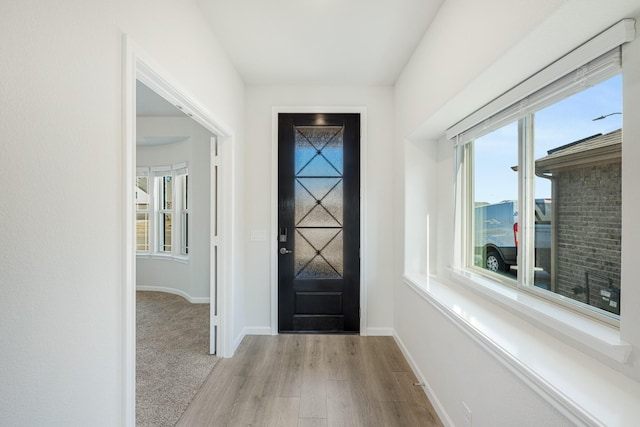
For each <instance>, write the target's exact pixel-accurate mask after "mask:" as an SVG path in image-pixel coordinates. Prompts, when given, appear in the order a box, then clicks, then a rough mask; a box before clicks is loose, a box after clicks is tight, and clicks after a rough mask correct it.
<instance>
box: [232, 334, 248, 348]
mask: <svg viewBox="0 0 640 427" xmlns="http://www.w3.org/2000/svg"><path fill="white" fill-rule="evenodd" d="M245 331H246V329H242V331H241V332H240V335H238V336H237V337H236V339H235V340H234V341H233V348H232V351H233V353H235V352H236V350H237V349H238V347H239V346H240V344H241V343H242V340H243V339H244V337H245V336H247V333H246V332H245Z"/></svg>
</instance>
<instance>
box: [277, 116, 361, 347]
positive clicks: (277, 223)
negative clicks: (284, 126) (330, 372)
mask: <svg viewBox="0 0 640 427" xmlns="http://www.w3.org/2000/svg"><path fill="white" fill-rule="evenodd" d="M280 113H292V114H297V113H305V114H345V113H355V114H360V335H362V336H365V335H367V328H366V325H367V307H368V305H367V287H366V283H367V280H366V271H367V268H366V261H367V244H366V243H367V242H366V239H367V236H366V233H365V232H364V231H365V230H366V229H367V210H366V203H365V197H366V194H367V192H366V187H367V180H366V177H367V107H363V106H345V107H341V106H315V107H314V106H298V107H291V106H289V107H287V106H275V107H272V108H271V131H272V133H271V234H270V236H271V239H270V242H271V335H278V239H277V237H278V114H280Z"/></svg>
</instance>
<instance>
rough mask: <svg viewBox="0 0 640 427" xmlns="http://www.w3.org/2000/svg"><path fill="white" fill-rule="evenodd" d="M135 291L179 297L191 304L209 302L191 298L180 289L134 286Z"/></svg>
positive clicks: (202, 298) (199, 298) (205, 299)
mask: <svg viewBox="0 0 640 427" xmlns="http://www.w3.org/2000/svg"><path fill="white" fill-rule="evenodd" d="M136 291H149V292H165V293H167V294H173V295H179V296H181V297H182V298H184V299H186V300H187V301H189V302H190V303H191V304H209V302H210V299H209V297H192V296H191V295H189V294H188V293H186V292H184V291H181V290H180V289H174V288H167V287H163V286H136Z"/></svg>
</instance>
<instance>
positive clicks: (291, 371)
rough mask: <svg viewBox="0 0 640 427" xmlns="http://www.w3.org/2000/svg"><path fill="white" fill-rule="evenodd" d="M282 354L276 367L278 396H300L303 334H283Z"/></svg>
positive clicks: (304, 338)
mask: <svg viewBox="0 0 640 427" xmlns="http://www.w3.org/2000/svg"><path fill="white" fill-rule="evenodd" d="M283 338H284V340H283V343H282V344H283V345H282V347H283V348H284V354H283V355H282V357H281V358H280V360H279V362H280V366H279V368H278V374H277V378H278V384H277V386H276V387H277V396H278V397H300V392H301V387H302V376H303V368H304V354H305V342H306V336H305V335H286V336H283Z"/></svg>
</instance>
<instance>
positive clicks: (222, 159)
mask: <svg viewBox="0 0 640 427" xmlns="http://www.w3.org/2000/svg"><path fill="white" fill-rule="evenodd" d="M122 55H123V58H122V67H123V74H122V132H123V134H122V141H123V155H122V168H123V171H122V180H123V182H122V185H123V189H122V196H123V200H122V206H123V226H122V233H123V235H122V242H123V247H122V248H121V251H122V252H121V253H122V254H123V260H122V273H123V288H122V289H123V292H122V304H123V318H124V320H123V323H122V325H123V333H122V336H123V343H122V357H123V360H122V366H123V376H124V378H123V382H122V384H123V392H122V399H123V400H122V405H123V406H122V407H123V420H122V421H123V422H122V425H124V426H130V427H134V426H135V396H136V381H135V379H136V251H135V232H134V231H135V204H134V194H133V191H134V187H135V182H136V181H135V180H136V80H140V81H141V82H142V83H144V84H145V85H146V86H148V87H149V88H150V89H152V90H153V91H154V92H156V93H157V94H159V95H160V96H162V97H163V98H164V99H166V100H167V101H168V102H170V103H172V104H173V105H176V106H178V105H179V106H180V107H181V109H182V111H184V112H185V114H186V115H187V116H189V117H190V118H192V119H193V120H195V121H196V122H197V123H199V124H200V125H201V126H203V127H204V128H205V129H207V130H208V131H210V132H211V133H212V134H213V135H215V137H216V139H217V147H218V156H217V158H215V157H214V151H213V150H211V156H212V157H211V194H210V196H211V197H210V207H211V214H210V221H211V224H210V226H211V246H210V248H211V251H210V260H209V262H210V272H211V273H210V274H211V276H210V288H209V289H210V290H209V292H210V294H209V295H210V302H211V304H210V306H211V309H210V326H209V334H210V351H216V353H217V354H218V356H222V357H231V356H232V354H233V350H234V349H233V346H232V342H231V336H232V334H231V326H232V325H231V322H230V321H228V316H229V313H231V310H230V302H231V298H230V295H231V289H232V286H231V284H232V279H233V275H232V269H231V266H232V265H233V246H232V244H233V234H232V231H233V230H232V218H233V202H234V200H233V192H232V188H233V170H232V165H233V149H232V147H233V144H234V135H233V133H232V132H230V131H229V130H228V128H227V127H226V126H225V125H224V124H223V123H222V122H221V121H219V120H218V119H217V118H215V117H214V116H213V115H211V114H210V113H209V112H208V111H207V110H206V109H205V108H204V107H202V105H201V104H200V103H199V102H198V101H197V100H196V99H195V98H194V97H192V96H191V95H190V94H188V93H187V92H186V91H185V90H183V89H182V88H181V86H180V85H179V84H178V83H177V82H176V81H175V80H173V79H172V78H171V77H170V76H169V74H168V73H167V72H165V71H164V70H163V69H162V67H160V66H159V65H158V64H157V63H156V62H155V61H154V60H153V59H151V58H150V57H149V56H148V55H147V54H146V53H144V51H143V50H142V49H141V48H140V47H139V46H138V45H137V44H136V43H135V42H134V41H133V40H132V39H131V38H130V37H129V36H128V35H127V34H123V37H122ZM214 171H217V173H214ZM216 177H217V179H216ZM216 204H217V205H216ZM216 212H217V215H216ZM215 230H217V235H214V233H215ZM212 299H213V301H211V300H212Z"/></svg>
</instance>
